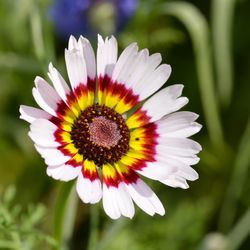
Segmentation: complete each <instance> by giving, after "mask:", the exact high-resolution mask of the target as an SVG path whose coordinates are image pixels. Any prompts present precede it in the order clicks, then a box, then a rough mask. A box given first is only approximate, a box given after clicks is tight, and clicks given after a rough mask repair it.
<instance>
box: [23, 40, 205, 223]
mask: <svg viewBox="0 0 250 250" xmlns="http://www.w3.org/2000/svg"><path fill="white" fill-rule="evenodd" d="M117 50H118V49H117V41H116V39H115V38H114V37H111V38H106V39H105V40H103V38H102V37H101V36H98V49H97V57H96V60H95V54H94V51H93V49H92V47H91V44H90V43H89V41H88V40H87V39H86V38H83V37H80V38H79V40H78V41H77V40H76V39H75V38H74V37H73V36H71V37H70V40H69V46H68V49H66V50H65V61H66V67H67V72H68V77H69V82H70V85H71V87H69V86H68V84H67V83H66V81H65V80H64V78H63V77H62V76H61V75H60V73H59V72H58V71H57V70H56V69H55V68H54V67H53V65H52V64H50V65H49V73H48V75H49V78H50V79H51V82H52V84H53V87H52V86H51V85H50V84H49V83H48V82H46V81H45V80H44V79H43V78H41V77H36V79H35V87H34V88H33V91H32V93H33V96H34V98H35V100H36V102H37V104H38V105H39V106H40V108H41V109H38V108H33V107H29V106H24V105H22V106H21V107H20V112H21V118H22V119H24V120H26V121H27V122H29V123H30V124H31V125H30V132H29V136H30V138H31V139H32V140H33V141H34V143H35V148H36V150H37V151H38V152H39V153H40V154H41V156H42V157H43V158H44V160H45V163H46V164H47V165H48V167H47V174H48V175H49V176H51V177H52V178H54V179H58V180H62V181H70V180H72V179H75V178H76V179H77V185H76V189H77V193H78V195H79V197H80V198H81V200H82V201H83V202H85V203H97V202H99V201H100V200H101V198H102V199H103V207H104V210H105V212H106V213H107V215H109V216H110V217H111V218H113V219H117V218H119V217H120V216H121V215H123V216H126V217H129V218H132V217H133V215H134V204H133V201H134V202H135V203H136V204H137V205H138V206H139V207H140V208H141V209H142V210H144V211H145V212H146V213H148V214H149V215H154V214H155V213H157V214H160V215H163V214H164V213H165V210H164V207H163V206H162V204H161V202H160V200H159V199H158V198H157V196H156V195H155V193H154V192H153V191H152V190H151V189H150V188H149V187H148V186H147V185H146V184H145V182H144V181H143V180H142V179H141V177H140V176H141V175H142V176H146V177H148V178H150V179H153V180H157V181H160V182H162V183H163V184H166V185H168V186H171V187H180V188H184V189H185V188H188V184H187V182H186V180H190V181H193V180H196V179H197V178H198V174H197V173H196V171H195V170H194V169H193V168H192V167H191V165H194V164H196V163H197V162H198V161H199V158H198V157H197V156H196V154H197V153H198V152H199V151H200V150H201V146H200V145H199V144H198V143H197V142H195V141H193V140H191V139H188V138H187V137H189V136H191V135H193V134H195V133H197V132H198V131H199V130H200V128H201V126H200V125H199V124H198V123H196V122H195V120H196V119H197V117H198V115H196V114H194V113H192V112H187V111H180V112H176V111H178V110H179V109H181V108H182V107H183V106H184V105H186V104H187V102H188V99H187V98H186V97H181V93H182V89H183V85H179V84H177V85H172V86H169V87H166V88H163V89H162V90H160V91H158V90H159V89H160V88H161V87H162V86H163V84H164V83H165V82H166V80H167V79H168V78H169V76H170V73H171V67H170V66H169V65H167V64H161V65H160V63H161V60H162V59H161V55H160V54H159V53H156V54H152V55H149V51H148V50H147V49H143V50H141V51H138V47H137V44H136V43H132V44H131V45H129V46H128V47H127V48H126V49H125V50H124V51H123V52H122V53H121V55H120V56H119V58H117V54H118V53H117ZM156 91H158V92H157V93H156V94H154V93H155V92H156ZM142 101H143V102H142ZM129 114H130V115H129Z"/></svg>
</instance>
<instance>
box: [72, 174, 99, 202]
mask: <svg viewBox="0 0 250 250" xmlns="http://www.w3.org/2000/svg"><path fill="white" fill-rule="evenodd" d="M76 190H77V193H78V195H79V197H80V198H81V200H82V201H83V202H84V203H91V204H94V203H97V202H99V201H100V199H101V198H102V187H101V182H100V180H99V179H96V180H93V181H91V180H90V179H88V178H85V177H84V176H83V175H82V173H81V174H79V176H78V178H77V184H76Z"/></svg>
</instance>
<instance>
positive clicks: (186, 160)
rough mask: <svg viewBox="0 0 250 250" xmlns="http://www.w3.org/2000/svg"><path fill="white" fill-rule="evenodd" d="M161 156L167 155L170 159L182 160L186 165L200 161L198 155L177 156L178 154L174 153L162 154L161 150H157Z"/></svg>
mask: <svg viewBox="0 0 250 250" xmlns="http://www.w3.org/2000/svg"><path fill="white" fill-rule="evenodd" d="M157 153H158V154H159V155H160V156H161V157H166V158H169V159H175V160H178V161H180V162H182V163H183V164H185V165H195V164H197V163H198V162H199V161H200V158H199V157H197V156H196V155H190V156H177V155H172V154H168V155H166V154H162V153H161V152H159V151H158V152H157Z"/></svg>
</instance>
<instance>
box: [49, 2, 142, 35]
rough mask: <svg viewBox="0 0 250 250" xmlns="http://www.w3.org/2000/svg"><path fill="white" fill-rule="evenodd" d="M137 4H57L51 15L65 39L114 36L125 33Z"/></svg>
mask: <svg viewBox="0 0 250 250" xmlns="http://www.w3.org/2000/svg"><path fill="white" fill-rule="evenodd" d="M137 4H138V1H137V0H55V1H54V2H53V5H52V7H51V10H50V15H51V17H52V19H53V21H54V23H55V26H56V29H57V32H58V34H59V35H60V37H62V38H64V39H68V37H69V36H70V35H71V34H73V35H75V36H80V35H81V34H88V36H92V35H93V34H96V32H100V31H101V32H106V33H110V34H112V33H114V32H119V31H120V30H122V29H123V27H124V26H125V24H126V23H127V22H128V20H129V19H130V18H131V17H132V16H133V14H134V12H135V10H136V8H137Z"/></svg>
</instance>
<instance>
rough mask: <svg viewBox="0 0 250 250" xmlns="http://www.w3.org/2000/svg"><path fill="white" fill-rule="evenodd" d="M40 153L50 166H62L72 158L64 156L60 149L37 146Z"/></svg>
mask: <svg viewBox="0 0 250 250" xmlns="http://www.w3.org/2000/svg"><path fill="white" fill-rule="evenodd" d="M35 148H36V150H37V152H38V153H40V155H41V156H42V157H43V158H44V160H45V163H46V164H47V165H50V166H57V165H62V164H64V163H65V162H67V161H68V160H70V159H71V157H70V156H68V155H64V154H63V153H62V152H61V151H60V150H59V149H56V148H45V147H41V146H38V145H36V144H35Z"/></svg>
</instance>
